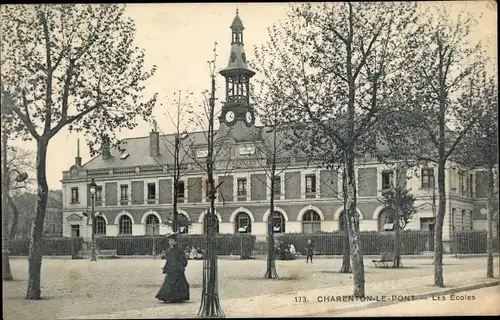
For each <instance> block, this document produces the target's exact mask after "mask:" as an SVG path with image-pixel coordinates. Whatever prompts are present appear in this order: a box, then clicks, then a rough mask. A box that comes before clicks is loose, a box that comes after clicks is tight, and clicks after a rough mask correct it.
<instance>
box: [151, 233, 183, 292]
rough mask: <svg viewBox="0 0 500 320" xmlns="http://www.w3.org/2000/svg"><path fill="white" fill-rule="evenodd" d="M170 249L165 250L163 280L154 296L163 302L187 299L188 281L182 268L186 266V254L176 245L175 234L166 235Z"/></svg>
mask: <svg viewBox="0 0 500 320" xmlns="http://www.w3.org/2000/svg"><path fill="white" fill-rule="evenodd" d="M168 244H169V245H170V249H169V250H168V251H167V254H166V259H167V261H166V262H165V266H164V267H163V273H165V280H164V281H163V285H162V286H161V289H160V291H158V293H157V294H156V298H157V299H158V300H161V301H163V302H181V301H186V300H189V283H188V282H187V280H186V275H185V274H184V270H185V268H186V266H187V259H186V254H185V253H184V251H182V250H181V249H180V248H179V247H178V246H177V235H176V234H173V235H170V236H169V237H168Z"/></svg>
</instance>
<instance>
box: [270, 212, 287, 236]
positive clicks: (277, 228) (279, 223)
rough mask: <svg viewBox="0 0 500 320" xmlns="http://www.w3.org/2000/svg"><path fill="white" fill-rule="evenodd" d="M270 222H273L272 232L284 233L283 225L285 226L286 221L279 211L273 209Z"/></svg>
mask: <svg viewBox="0 0 500 320" xmlns="http://www.w3.org/2000/svg"><path fill="white" fill-rule="evenodd" d="M271 219H272V223H273V231H274V233H284V232H285V230H286V229H285V227H286V221H285V217H283V214H282V213H281V212H279V211H274V212H273V214H272V216H271Z"/></svg>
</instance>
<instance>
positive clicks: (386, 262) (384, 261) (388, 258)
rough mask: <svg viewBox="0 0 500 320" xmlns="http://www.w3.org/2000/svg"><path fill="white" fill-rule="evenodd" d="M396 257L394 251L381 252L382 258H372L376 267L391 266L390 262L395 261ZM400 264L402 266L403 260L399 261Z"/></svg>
mask: <svg viewBox="0 0 500 320" xmlns="http://www.w3.org/2000/svg"><path fill="white" fill-rule="evenodd" d="M394 259H395V254H394V252H382V253H381V254H380V259H379V260H372V262H373V264H374V265H375V268H389V267H390V264H391V263H392V264H393V263H394ZM399 264H400V265H401V266H402V264H401V261H400V262H399Z"/></svg>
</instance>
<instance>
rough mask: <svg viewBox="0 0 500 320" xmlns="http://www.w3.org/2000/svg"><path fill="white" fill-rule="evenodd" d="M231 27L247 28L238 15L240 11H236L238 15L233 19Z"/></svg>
mask: <svg viewBox="0 0 500 320" xmlns="http://www.w3.org/2000/svg"><path fill="white" fill-rule="evenodd" d="M231 29H240V30H243V29H245V27H243V22H242V21H241V18H240V16H239V15H238V12H236V16H235V17H234V19H233V23H231Z"/></svg>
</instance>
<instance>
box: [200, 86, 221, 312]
mask: <svg viewBox="0 0 500 320" xmlns="http://www.w3.org/2000/svg"><path fill="white" fill-rule="evenodd" d="M214 109H215V76H212V95H211V97H210V118H209V126H208V156H207V175H208V182H209V185H210V210H209V212H207V213H206V216H205V218H204V219H205V221H206V223H204V225H206V227H205V235H206V248H207V249H206V252H205V254H204V255H203V288H202V293H201V305H200V309H199V311H198V316H199V317H202V318H223V317H224V312H223V311H222V307H221V305H220V300H219V288H218V280H217V276H218V274H217V273H218V270H217V248H216V239H215V235H216V233H217V225H218V223H219V221H218V220H217V215H216V214H215V191H216V190H215V182H214V132H215V130H214Z"/></svg>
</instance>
